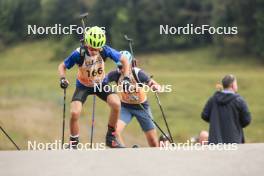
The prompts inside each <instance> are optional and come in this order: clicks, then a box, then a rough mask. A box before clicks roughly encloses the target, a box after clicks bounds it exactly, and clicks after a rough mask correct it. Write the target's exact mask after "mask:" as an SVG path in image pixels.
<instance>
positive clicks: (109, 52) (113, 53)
mask: <svg viewBox="0 0 264 176" xmlns="http://www.w3.org/2000/svg"><path fill="white" fill-rule="evenodd" d="M103 52H104V54H105V56H106V57H109V58H110V59H112V60H113V61H114V62H115V63H117V62H119V61H120V58H121V53H120V52H118V51H117V50H115V49H113V48H111V47H109V46H107V45H105V46H104V47H103Z"/></svg>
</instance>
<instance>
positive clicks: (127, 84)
mask: <svg viewBox="0 0 264 176" xmlns="http://www.w3.org/2000/svg"><path fill="white" fill-rule="evenodd" d="M130 83H131V81H130V78H129V77H128V76H125V77H124V79H123V81H122V86H123V90H124V92H129V87H130V85H131V84H130Z"/></svg>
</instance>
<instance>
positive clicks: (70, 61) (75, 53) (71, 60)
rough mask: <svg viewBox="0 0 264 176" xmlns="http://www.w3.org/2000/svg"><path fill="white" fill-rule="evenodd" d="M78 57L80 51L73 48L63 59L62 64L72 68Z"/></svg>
mask: <svg viewBox="0 0 264 176" xmlns="http://www.w3.org/2000/svg"><path fill="white" fill-rule="evenodd" d="M79 58H80V53H79V52H78V51H77V50H75V51H73V52H72V53H71V55H69V56H68V57H67V58H66V59H65V60H64V64H65V66H66V68H67V69H70V68H72V67H73V66H74V65H75V64H76V63H77V60H78V59H79Z"/></svg>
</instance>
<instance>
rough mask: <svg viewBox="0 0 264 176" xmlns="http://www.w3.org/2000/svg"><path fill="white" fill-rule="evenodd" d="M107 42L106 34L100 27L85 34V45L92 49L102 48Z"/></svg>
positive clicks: (94, 27) (92, 28) (93, 28)
mask: <svg viewBox="0 0 264 176" xmlns="http://www.w3.org/2000/svg"><path fill="white" fill-rule="evenodd" d="M105 41H106V37H105V32H104V31H103V30H102V29H101V28H100V27H98V26H93V27H91V28H90V29H89V30H88V31H86V32H85V37H84V43H85V44H86V45H88V46H90V47H92V48H96V49H99V48H102V47H103V46H104V45H105Z"/></svg>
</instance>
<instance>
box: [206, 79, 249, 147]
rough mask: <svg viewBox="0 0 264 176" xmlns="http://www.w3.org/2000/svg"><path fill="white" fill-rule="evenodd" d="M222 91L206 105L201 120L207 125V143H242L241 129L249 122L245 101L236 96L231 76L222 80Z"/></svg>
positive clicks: (236, 88)
mask: <svg viewBox="0 0 264 176" xmlns="http://www.w3.org/2000/svg"><path fill="white" fill-rule="evenodd" d="M222 85H223V90H222V91H217V92H216V93H215V94H214V95H213V96H212V97H211V98H210V99H209V100H208V101H207V103H206V105H205V107H204V109H203V112H202V114H201V115H202V119H203V120H205V121H206V122H208V123H209V143H214V144H218V143H244V142H245V140H244V139H245V137H244V133H243V128H244V127H246V126H248V125H249V123H250V121H251V116H250V112H249V110H248V107H247V104H246V102H245V100H244V99H243V98H242V97H241V96H240V95H239V94H237V93H236V92H237V90H238V86H237V80H236V78H235V77H234V76H233V75H226V76H225V77H224V78H223V79H222Z"/></svg>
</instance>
